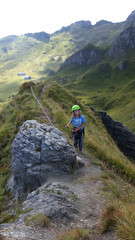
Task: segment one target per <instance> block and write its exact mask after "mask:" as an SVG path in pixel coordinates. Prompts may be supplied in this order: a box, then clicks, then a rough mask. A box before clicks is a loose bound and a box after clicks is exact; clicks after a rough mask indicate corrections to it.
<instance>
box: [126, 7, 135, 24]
mask: <svg viewBox="0 0 135 240" xmlns="http://www.w3.org/2000/svg"><path fill="white" fill-rule="evenodd" d="M125 26H130V27H135V11H133V12H132V13H131V14H130V15H129V16H128V18H127V20H126V22H125Z"/></svg>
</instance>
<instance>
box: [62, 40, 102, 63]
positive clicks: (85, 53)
mask: <svg viewBox="0 0 135 240" xmlns="http://www.w3.org/2000/svg"><path fill="white" fill-rule="evenodd" d="M103 54H104V53H103V51H102V50H101V49H98V48H96V47H94V46H93V45H91V44H90V45H89V46H88V47H87V48H84V49H82V50H80V51H78V52H77V53H75V54H74V55H72V56H71V57H69V58H68V59H67V60H66V61H65V62H64V63H63V65H62V67H64V66H68V65H70V64H77V65H82V64H87V65H93V64H96V63H99V62H100V61H101V60H102V57H103Z"/></svg>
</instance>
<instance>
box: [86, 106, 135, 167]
mask: <svg viewBox="0 0 135 240" xmlns="http://www.w3.org/2000/svg"><path fill="white" fill-rule="evenodd" d="M90 109H91V110H92V111H93V112H95V113H96V114H98V115H99V116H100V118H101V120H102V122H103V124H104V125H105V127H106V129H107V131H108V133H109V134H110V136H111V137H112V138H113V140H114V141H115V142H116V144H117V146H118V147H119V149H120V150H121V151H122V152H123V153H124V154H125V155H126V156H127V157H130V158H132V159H133V161H134V163H135V134H134V133H133V132H132V131H130V130H129V129H128V128H127V127H125V126H124V125H123V124H122V123H120V122H118V121H114V120H113V119H112V118H111V117H110V116H109V115H108V114H107V113H106V112H104V111H101V112H100V111H96V110H95V109H94V107H93V106H91V107H90Z"/></svg>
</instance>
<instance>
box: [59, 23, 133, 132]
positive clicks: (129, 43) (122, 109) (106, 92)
mask: <svg viewBox="0 0 135 240" xmlns="http://www.w3.org/2000/svg"><path fill="white" fill-rule="evenodd" d="M134 31H135V28H134V27H129V28H127V29H125V30H124V31H122V32H121V33H120V35H119V36H117V38H116V39H115V41H114V43H113V44H112V46H111V47H110V48H108V49H107V48H106V50H105V49H103V48H100V49H99V48H96V47H95V46H92V45H88V46H86V47H85V48H83V49H81V50H80V51H78V52H76V53H75V54H74V55H72V56H71V57H70V58H68V59H67V60H66V61H65V62H64V64H63V65H62V67H61V68H60V70H59V71H58V72H57V74H56V76H55V79H56V80H57V81H58V82H59V83H61V84H63V85H64V86H65V87H66V88H68V89H70V90H71V91H72V93H74V94H75V95H76V96H77V97H78V98H81V100H82V101H84V103H85V104H87V105H88V106H90V105H93V106H94V108H96V109H97V110H105V111H107V112H108V113H109V114H110V115H111V116H112V117H113V118H114V119H117V120H119V121H121V122H123V123H124V124H125V125H126V126H127V127H129V128H130V129H131V130H133V131H135V123H134V118H133V117H134V97H135V91H134V80H135V57H134V56H135V38H134Z"/></svg>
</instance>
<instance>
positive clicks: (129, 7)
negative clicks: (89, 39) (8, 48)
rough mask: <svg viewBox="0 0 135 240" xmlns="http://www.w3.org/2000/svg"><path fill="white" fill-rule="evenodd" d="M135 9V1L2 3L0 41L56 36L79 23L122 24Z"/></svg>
mask: <svg viewBox="0 0 135 240" xmlns="http://www.w3.org/2000/svg"><path fill="white" fill-rule="evenodd" d="M134 10H135V0H128V1H124V0H0V38H3V37H5V36H9V35H22V34H25V33H34V32H42V31H44V32H46V33H54V32H55V31H57V30H59V29H61V28H62V27H63V26H65V27H66V26H68V25H70V24H71V23H74V22H76V21H80V20H89V21H91V23H92V25H94V24H95V23H96V22H98V21H100V20H107V21H111V22H122V21H125V20H126V19H127V17H128V16H129V15H130V14H131V12H132V11H134Z"/></svg>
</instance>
